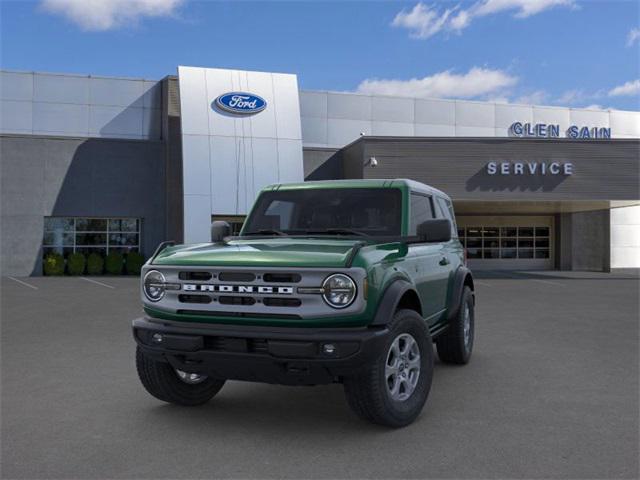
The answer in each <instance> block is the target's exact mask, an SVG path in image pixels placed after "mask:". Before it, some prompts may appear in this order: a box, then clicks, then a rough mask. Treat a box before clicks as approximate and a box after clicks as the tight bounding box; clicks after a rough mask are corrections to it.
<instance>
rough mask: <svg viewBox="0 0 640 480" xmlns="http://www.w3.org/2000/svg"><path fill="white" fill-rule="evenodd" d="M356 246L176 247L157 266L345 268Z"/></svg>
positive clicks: (256, 243)
mask: <svg viewBox="0 0 640 480" xmlns="http://www.w3.org/2000/svg"><path fill="white" fill-rule="evenodd" d="M356 243H358V240H354V239H325V238H322V239H309V238H305V239H296V238H268V239H255V240H231V241H230V242H229V243H227V244H212V243H202V244H197V245H176V246H174V247H169V248H166V249H164V250H163V251H162V252H161V253H160V254H159V255H158V256H157V257H156V258H155V259H154V260H153V265H182V266H236V267H246V266H260V267H330V268H341V267H345V266H346V264H347V261H348V260H349V257H350V254H351V252H352V249H353V247H354V245H355V244H356Z"/></svg>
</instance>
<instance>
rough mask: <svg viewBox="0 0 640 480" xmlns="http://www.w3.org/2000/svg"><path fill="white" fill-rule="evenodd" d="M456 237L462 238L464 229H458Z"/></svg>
mask: <svg viewBox="0 0 640 480" xmlns="http://www.w3.org/2000/svg"><path fill="white" fill-rule="evenodd" d="M458 237H460V238H462V237H464V228H459V229H458Z"/></svg>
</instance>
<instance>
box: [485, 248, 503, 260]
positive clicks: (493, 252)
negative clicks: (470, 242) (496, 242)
mask: <svg viewBox="0 0 640 480" xmlns="http://www.w3.org/2000/svg"><path fill="white" fill-rule="evenodd" d="M499 253H500V250H498V249H497V248H489V249H486V248H485V249H484V258H499V257H500V255H499Z"/></svg>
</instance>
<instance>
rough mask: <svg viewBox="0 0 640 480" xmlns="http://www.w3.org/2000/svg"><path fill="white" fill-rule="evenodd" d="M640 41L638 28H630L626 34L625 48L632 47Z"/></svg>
mask: <svg viewBox="0 0 640 480" xmlns="http://www.w3.org/2000/svg"><path fill="white" fill-rule="evenodd" d="M639 39H640V28H632V29H631V30H629V33H628V34H627V47H631V46H633V44H634V43H636V41H638V40H639Z"/></svg>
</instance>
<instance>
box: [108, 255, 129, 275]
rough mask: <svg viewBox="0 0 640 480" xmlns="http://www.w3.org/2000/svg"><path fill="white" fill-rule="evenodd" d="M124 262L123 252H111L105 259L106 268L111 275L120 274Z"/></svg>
mask: <svg viewBox="0 0 640 480" xmlns="http://www.w3.org/2000/svg"><path fill="white" fill-rule="evenodd" d="M123 264H124V258H123V257H122V254H121V253H119V252H109V255H107V258H105V260H104V269H105V270H106V271H107V273H108V274H109V275H120V274H121V273H122V266H123Z"/></svg>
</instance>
